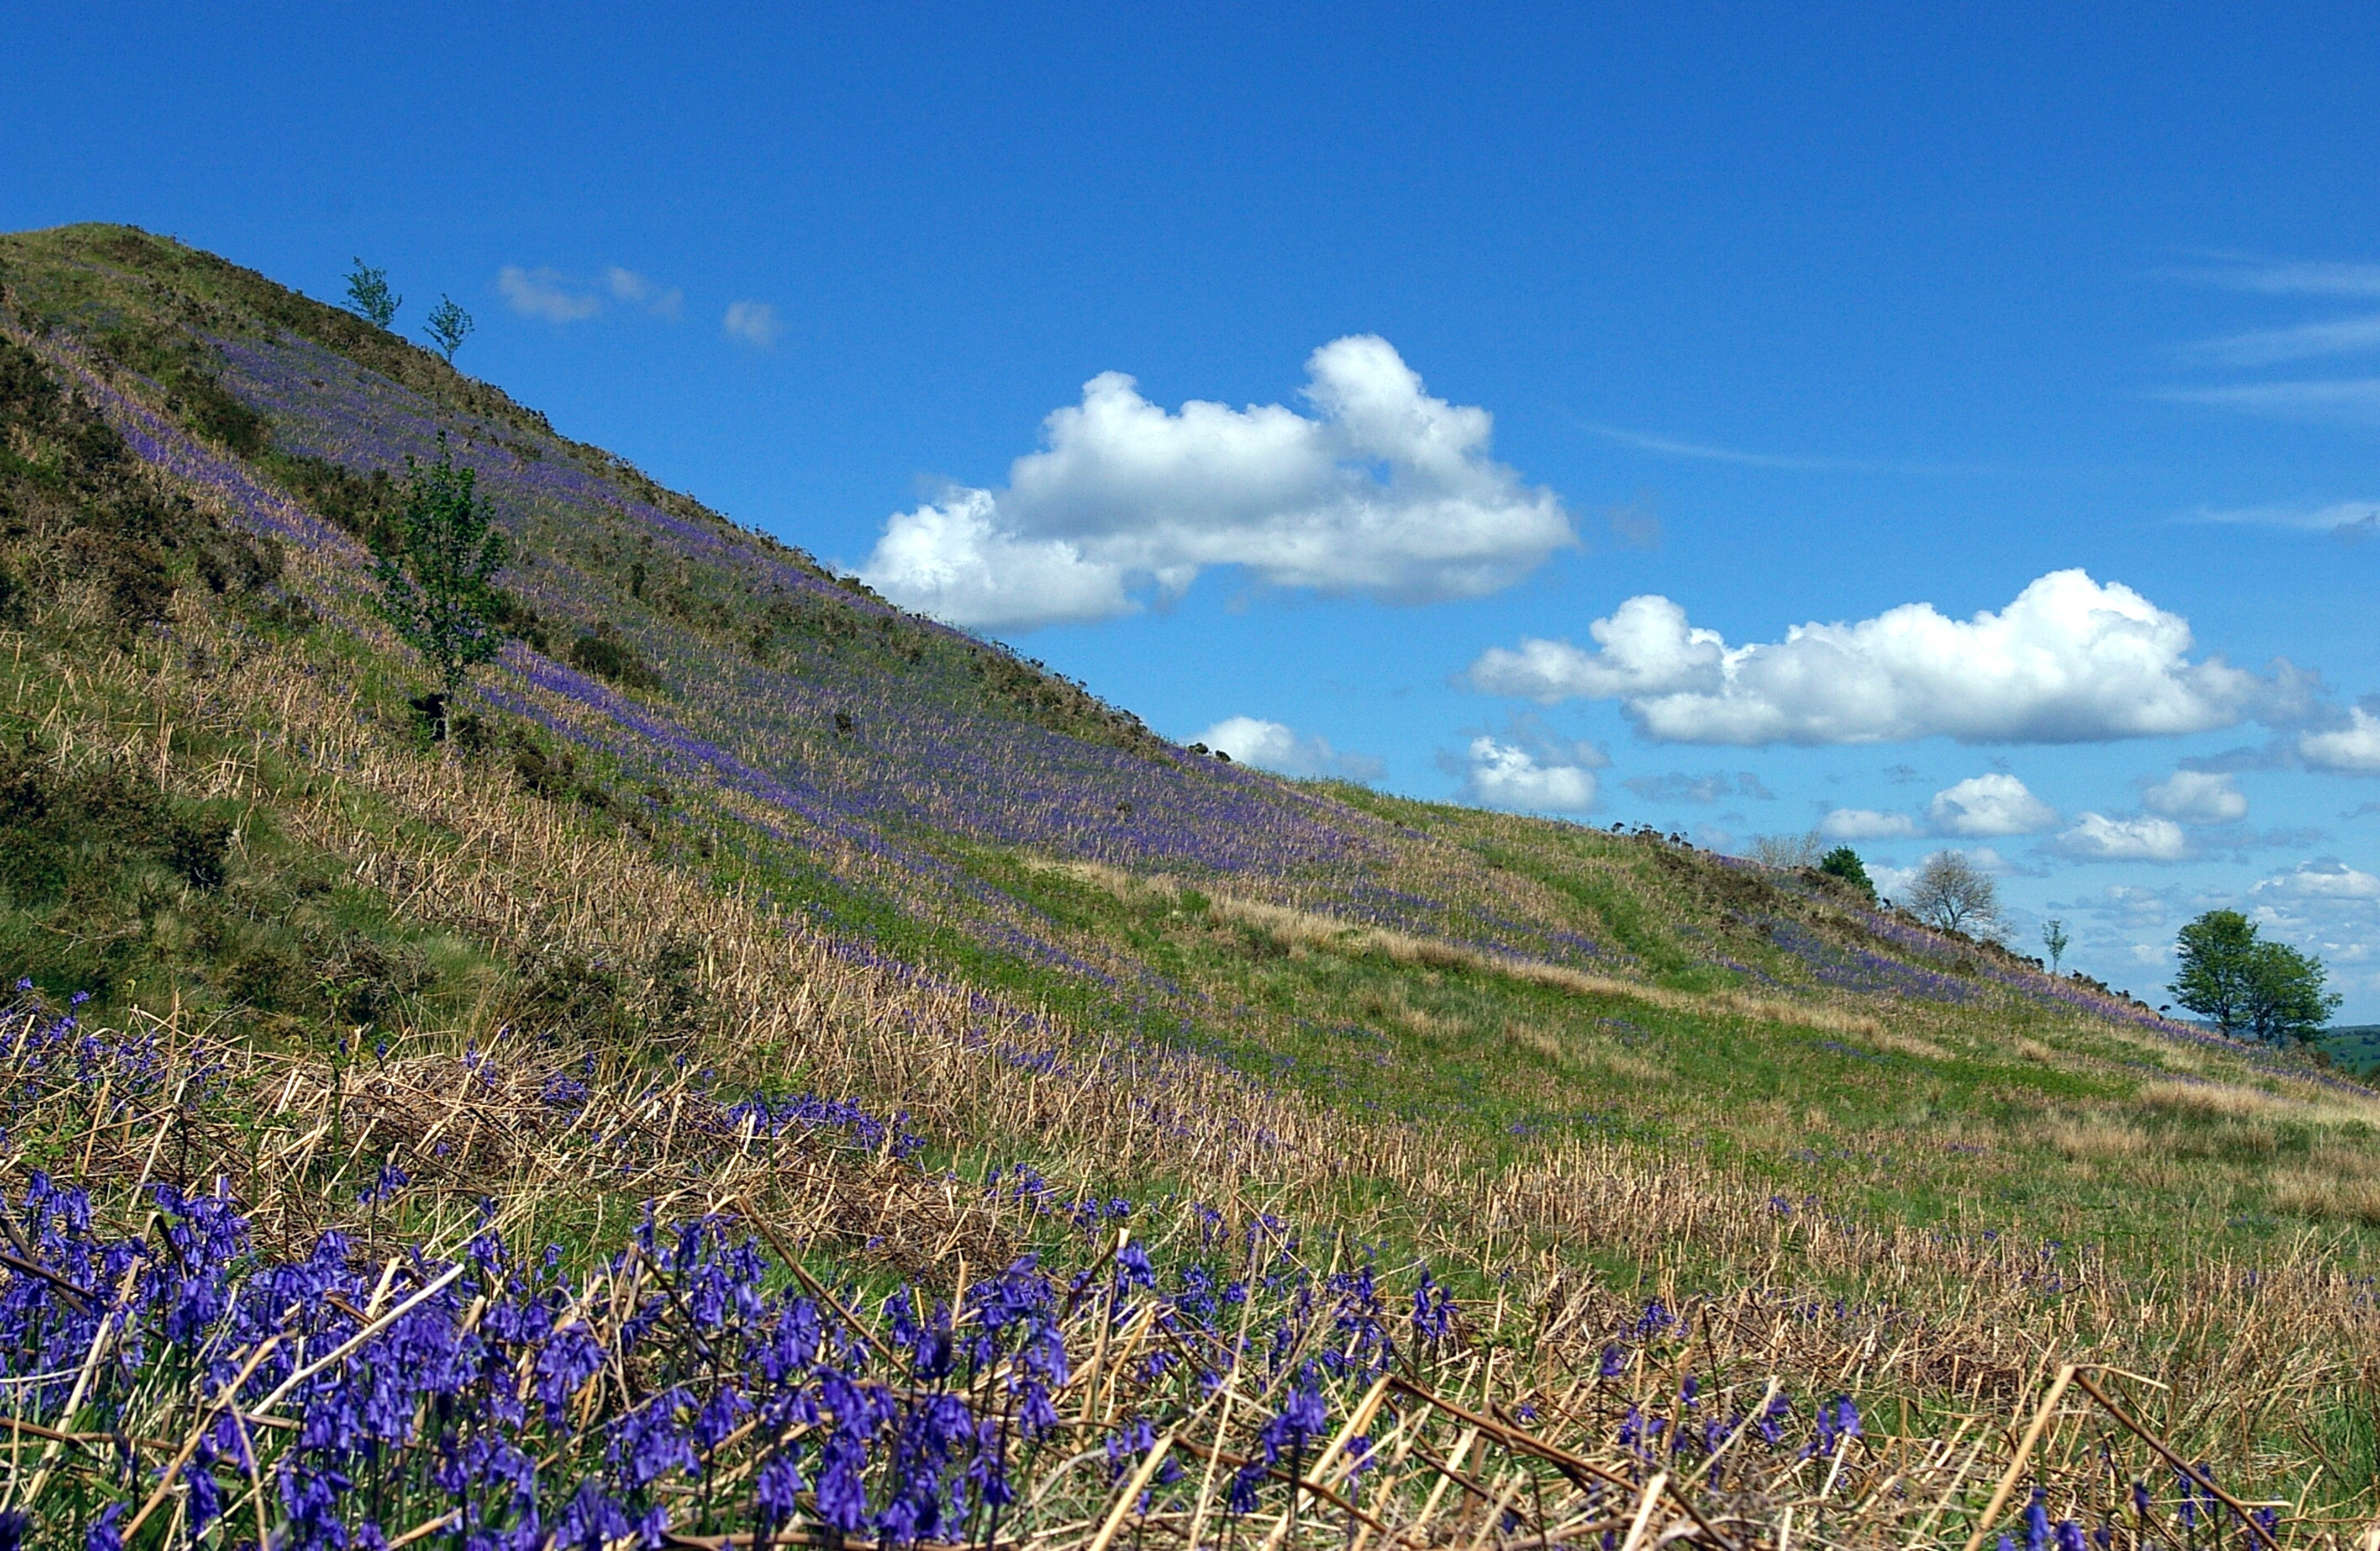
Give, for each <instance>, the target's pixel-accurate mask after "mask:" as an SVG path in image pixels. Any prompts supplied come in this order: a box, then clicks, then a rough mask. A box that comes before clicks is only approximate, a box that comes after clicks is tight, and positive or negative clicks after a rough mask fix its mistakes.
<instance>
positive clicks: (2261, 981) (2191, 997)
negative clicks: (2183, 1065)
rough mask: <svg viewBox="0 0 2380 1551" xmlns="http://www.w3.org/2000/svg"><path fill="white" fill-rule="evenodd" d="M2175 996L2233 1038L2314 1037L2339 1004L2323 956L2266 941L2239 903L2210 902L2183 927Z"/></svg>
mask: <svg viewBox="0 0 2380 1551" xmlns="http://www.w3.org/2000/svg"><path fill="white" fill-rule="evenodd" d="M2176 947H2177V948H2178V949H2179V950H2180V955H2181V969H2180V974H2179V975H2176V976H2175V979H2174V982H2173V985H2172V987H2171V990H2172V991H2173V997H2174V1000H2176V1001H2178V1002H2180V1003H2181V1005H2182V1006H2184V1007H2186V1008H2188V1009H2190V1010H2191V1011H2192V1012H2195V1013H2197V1014H2198V1015H2199V1016H2201V1017H2203V1018H2207V1019H2211V1020H2212V1021H2213V1022H2214V1024H2215V1025H2216V1027H2217V1028H2219V1029H2221V1030H2222V1031H2223V1032H2224V1033H2225V1034H2227V1035H2228V1036H2232V1037H2233V1038H2240V1037H2242V1036H2244V1037H2247V1038H2251V1039H2258V1040H2263V1041H2265V1042H2267V1043H2270V1044H2276V1045H2277V1044H2281V1043H2283V1042H2285V1041H2289V1040H2304V1039H2310V1038H2312V1037H2313V1036H2314V1035H2315V1034H2316V1033H2317V1032H2319V1031H2320V1030H2321V1028H2322V1025H2323V1024H2325V1023H2327V1022H2329V1021H2330V1015H2331V1014H2332V1013H2333V1012H2337V1011H2338V1003H2339V998H2338V995H2337V994H2335V993H2333V992H2329V991H2325V989H2324V988H2323V985H2324V982H2325V980H2327V979H2328V978H2329V971H2327V970H2325V968H2324V967H2323V963H2322V961H2321V960H2320V959H2317V958H2314V957H2313V956H2312V955H2311V954H2307V953H2301V952H2299V951H2297V950H2296V949H2294V948H2292V947H2290V946H2289V944H2288V943H2286V942H2267V941H2265V940H2264V939H2261V938H2259V937H2258V936H2257V935H2256V923H2254V922H2253V921H2251V920H2249V919H2248V918H2247V917H2246V916H2245V915H2240V913H2239V912H2238V911H2236V910H2210V911H2208V912H2207V913H2206V914H2205V915H2201V916H2200V917H2199V918H2198V919H2197V920H2195V921H2192V923H2190V925H2188V926H2186V927H2182V928H2181V936H2180V939H2179V941H2178V942H2177V943H2176Z"/></svg>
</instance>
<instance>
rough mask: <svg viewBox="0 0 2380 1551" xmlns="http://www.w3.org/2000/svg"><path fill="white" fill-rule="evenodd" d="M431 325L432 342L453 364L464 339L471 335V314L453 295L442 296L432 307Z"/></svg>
mask: <svg viewBox="0 0 2380 1551" xmlns="http://www.w3.org/2000/svg"><path fill="white" fill-rule="evenodd" d="M429 327H430V342H431V344H432V345H437V346H438V353H439V354H440V355H442V356H443V357H446V364H447V365H448V366H453V365H454V364H455V351H457V350H459V349H461V348H462V347H463V341H465V340H466V339H468V338H469V337H470V336H471V328H472V323H471V315H470V314H469V313H468V312H466V311H464V310H463V309H462V307H461V305H460V304H459V303H457V302H456V301H455V298H454V297H446V296H442V297H439V298H438V305H437V306H436V307H433V308H431V309H430V325H429Z"/></svg>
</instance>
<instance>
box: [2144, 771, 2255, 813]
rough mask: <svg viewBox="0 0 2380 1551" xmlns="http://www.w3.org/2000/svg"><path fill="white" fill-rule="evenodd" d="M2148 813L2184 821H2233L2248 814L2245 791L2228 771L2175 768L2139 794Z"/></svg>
mask: <svg viewBox="0 0 2380 1551" xmlns="http://www.w3.org/2000/svg"><path fill="white" fill-rule="evenodd" d="M2141 801H2142V802H2143V803H2144V804H2146V805H2147V806H2148V810H2149V811H2150V812H2151V813H2161V814H2163V815H2165V817H2167V818H2178V819H2180V820H2181V822H2183V823H2184V824H2236V823H2238V822H2239V821H2240V819H2242V818H2247V817H2248V794H2246V793H2245V792H2242V791H2240V788H2239V787H2238V786H2237V785H2235V784H2234V783H2233V782H2232V779H2231V777H2230V776H2229V775H2228V774H2217V773H2216V772H2214V771H2211V770H2176V771H2174V772H2173V774H2171V775H2169V776H2168V777H2166V778H2165V779H2164V780H2163V781H2160V782H2155V783H2154V784H2153V785H2151V786H2150V787H2148V788H2147V790H2145V791H2143V793H2142V794H2141Z"/></svg>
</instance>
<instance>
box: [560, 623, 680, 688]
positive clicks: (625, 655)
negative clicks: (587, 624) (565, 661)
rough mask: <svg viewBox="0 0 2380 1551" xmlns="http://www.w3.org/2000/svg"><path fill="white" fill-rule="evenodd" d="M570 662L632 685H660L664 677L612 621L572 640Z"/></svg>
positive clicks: (650, 686) (610, 678)
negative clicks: (660, 677)
mask: <svg viewBox="0 0 2380 1551" xmlns="http://www.w3.org/2000/svg"><path fill="white" fill-rule="evenodd" d="M570 665H571V666H572V667H574V668H577V669H578V670H579V671H580V672H581V673H592V674H594V675H595V676H596V677H597V678H600V679H605V680H608V681H610V682H611V683H613V684H619V685H628V686H630V687H632V688H637V689H656V688H659V687H660V685H661V680H660V679H658V678H657V677H655V676H654V674H653V671H652V670H651V669H650V668H649V667H647V666H646V665H645V663H644V660H643V659H641V658H639V657H638V656H637V649H636V648H634V647H633V646H630V645H629V644H628V641H627V639H626V638H625V636H621V635H620V633H619V632H618V631H616V630H614V629H613V628H612V626H611V625H610V624H599V625H597V626H596V627H595V628H594V629H592V630H589V631H585V632H582V633H581V634H580V635H579V637H578V638H577V640H575V641H573V642H571V643H570Z"/></svg>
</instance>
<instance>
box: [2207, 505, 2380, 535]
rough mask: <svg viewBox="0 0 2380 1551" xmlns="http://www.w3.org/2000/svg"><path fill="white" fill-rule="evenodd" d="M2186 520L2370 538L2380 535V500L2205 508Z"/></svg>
mask: <svg viewBox="0 0 2380 1551" xmlns="http://www.w3.org/2000/svg"><path fill="white" fill-rule="evenodd" d="M2182 520H2184V521H2186V522H2202V523H2224V524H2236V525H2240V526H2243V527H2286V528H2290V529H2294V530H2295V531H2297V532H2301V533H2326V534H2329V535H2330V536H2331V537H2332V538H2334V539H2369V538H2373V537H2374V536H2375V535H2380V501H2333V502H2329V503H2325V504H2324V505H2320V506H2313V505H2296V506H2290V505H2281V504H2274V505H2268V506H2228V507H2220V508H2217V507H2202V508H2201V509H2200V510H2198V511H2196V512H2193V513H2192V514H2190V515H2189V516H2187V517H2186V518H2184V519H2182Z"/></svg>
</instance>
